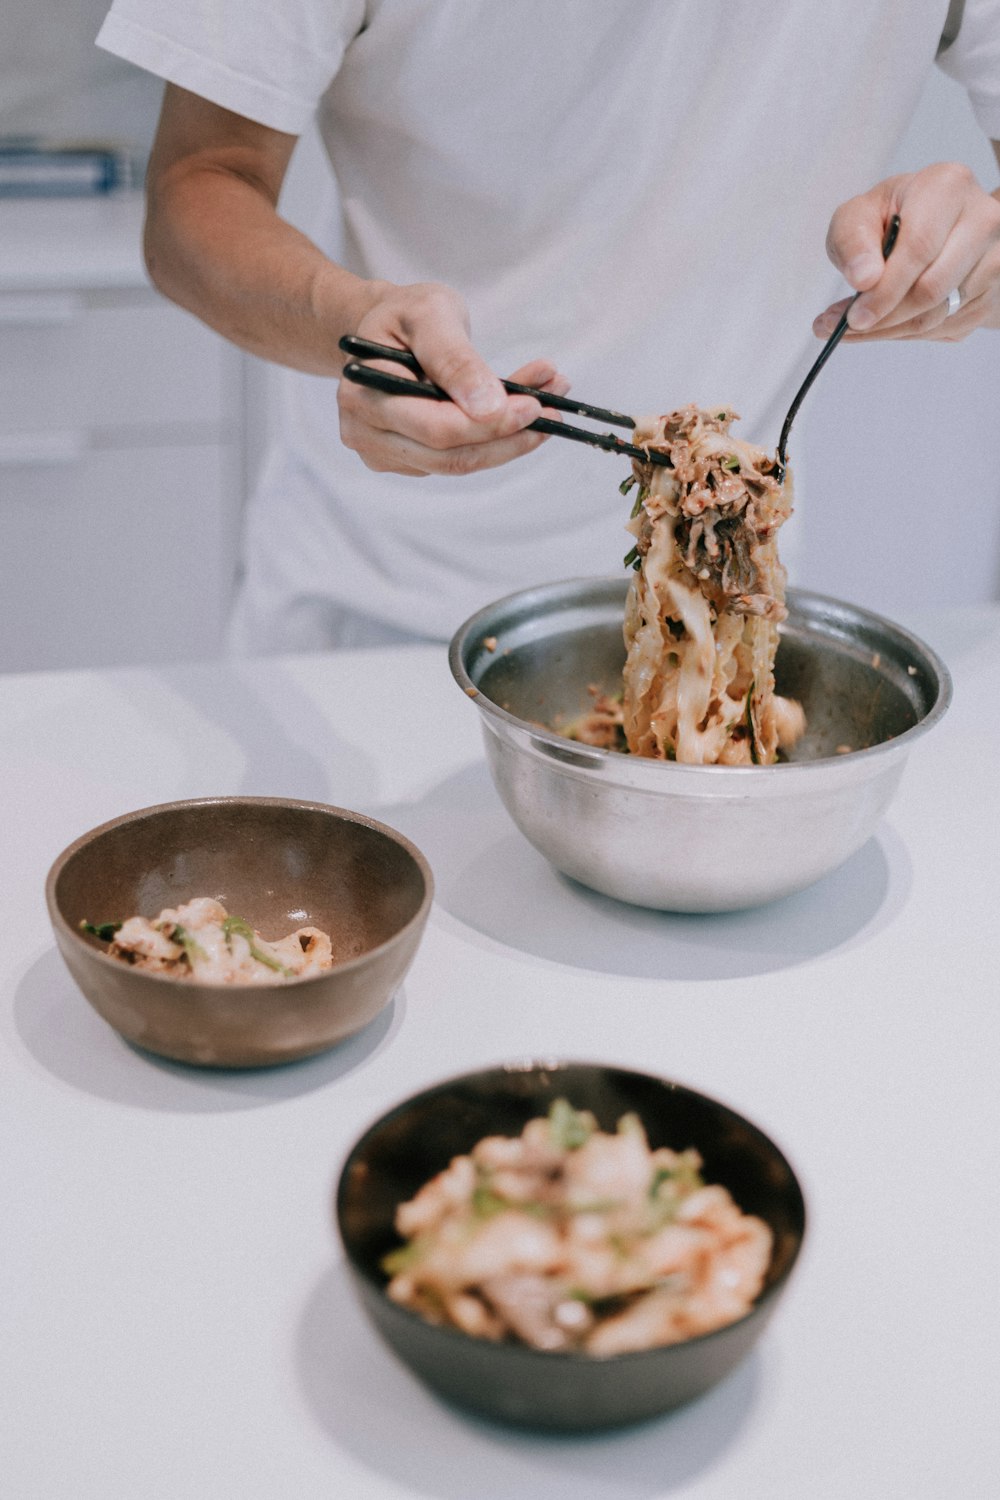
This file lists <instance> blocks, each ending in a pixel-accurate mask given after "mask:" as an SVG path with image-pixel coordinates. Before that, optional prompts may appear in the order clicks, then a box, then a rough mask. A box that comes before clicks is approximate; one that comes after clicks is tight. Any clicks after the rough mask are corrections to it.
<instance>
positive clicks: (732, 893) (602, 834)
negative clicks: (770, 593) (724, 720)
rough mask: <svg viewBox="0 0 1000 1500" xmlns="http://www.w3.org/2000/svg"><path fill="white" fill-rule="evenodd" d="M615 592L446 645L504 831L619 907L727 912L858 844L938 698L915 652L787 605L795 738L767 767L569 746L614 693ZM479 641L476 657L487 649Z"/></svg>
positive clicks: (527, 594) (519, 605)
mask: <svg viewBox="0 0 1000 1500" xmlns="http://www.w3.org/2000/svg"><path fill="white" fill-rule="evenodd" d="M627 589H628V580H627V579H624V578H590V579H570V580H568V581H565V582H562V583H553V584H547V585H544V586H541V587H539V588H534V589H527V590H525V591H523V592H522V593H518V594H513V595H510V596H509V597H508V598H506V599H501V600H499V601H498V602H496V603H495V604H491V605H489V606H487V607H486V608H485V609H483V610H480V611H479V612H478V613H477V614H476V615H473V616H472V617H471V619H469V620H467V621H466V623H465V624H464V625H463V626H462V627H461V628H460V629H459V630H458V631H457V632H456V634H455V636H454V637H453V639H452V642H451V648H450V662H451V669H452V673H453V675H454V677H455V680H456V682H457V683H458V685H459V686H460V687H461V688H462V690H463V691H464V692H465V693H466V694H467V695H468V696H469V697H470V698H471V700H472V701H473V702H474V704H475V706H476V708H477V710H478V711H479V714H480V719H481V726H482V731H483V740H484V744H485V747H486V755H487V761H488V764H489V768H490V772H491V774H492V777H493V780H494V783H495V785H496V788H497V790H498V792H499V794H500V797H501V799H502V801H503V803H504V805H505V807H506V808H507V811H508V812H509V813H510V815H511V817H512V818H513V820H514V822H515V823H516V825H517V827H518V828H519V829H520V830H521V832H522V833H523V834H524V836H525V837H526V838H527V839H528V840H530V842H531V843H532V844H534V846H535V847H536V848H537V849H538V850H539V851H540V852H541V853H542V854H544V855H545V857H546V858H547V859H549V860H550V861H551V863H552V864H553V865H555V867H556V869H558V870H560V871H562V872H563V874H566V875H569V876H571V877H572V878H573V879H575V880H578V881H579V882H581V884H583V885H585V886H589V887H590V888H592V889H593V890H596V891H600V892H602V893H603V894H605V895H608V896H613V897H615V898H617V899H618V900H620V901H627V902H632V903H634V904H635V905H638V906H648V907H654V908H658V909H660V910H667V911H686V912H713V911H733V910H738V909H740V908H745V907H752V906H758V905H760V904H761V903H763V902H766V901H772V900H775V899H776V898H778V897H780V896H786V895H789V894H790V893H791V892H794V891H799V890H802V889H803V888H804V887H806V886H808V885H811V884H812V883H813V882H814V881H816V880H819V879H820V877H821V876H823V875H826V874H828V873H829V872H830V871H831V870H834V869H836V868H837V867H838V866H839V865H841V864H843V862H844V861H845V860H846V859H848V858H849V857H850V856H851V855H852V854H853V853H855V851H856V850H858V849H860V847H861V846H862V844H864V843H865V842H866V840H867V839H868V838H869V837H870V836H871V834H872V832H873V831H874V829H875V827H876V825H877V823H878V820H879V818H880V817H881V815H882V813H883V811H884V810H885V808H886V806H887V805H888V803H889V801H890V799H891V797H892V796H893V794H894V792H895V790H896V787H897V785H898V783H899V779H900V776H901V775H902V772H903V767H904V764H905V762H906V759H907V757H908V755H909V753H910V751H911V750H912V748H913V746H914V744H915V743H916V741H917V740H919V739H920V738H921V737H922V736H923V735H924V734H926V732H927V731H928V730H929V729H931V728H932V727H933V726H934V725H935V724H936V723H937V722H938V720H939V719H940V718H941V716H942V715H943V714H944V712H945V710H946V708H947V706H948V703H949V701H950V698H951V681H950V678H949V675H948V671H947V668H946V667H945V665H944V663H943V662H942V661H941V659H940V658H939V657H938V656H937V655H936V654H935V652H934V651H933V650H932V649H931V648H930V647H929V646H927V645H926V644H925V643H924V642H923V641H921V640H919V639H918V638H917V637H916V636H915V635H912V634H911V633H910V632H909V631H906V630H904V629H903V628H902V627H900V626H898V625H895V624H894V623H893V622H892V621H890V620H887V619H885V618H884V617H882V616H880V615H876V614H873V613H872V612H870V611H868V610H863V609H859V608H856V607H855V606H853V605H850V604H845V603H843V602H841V601H840V600H836V599H829V598H825V597H823V596H821V595H818V594H811V593H807V592H804V591H802V590H797V589H789V590H788V593H787V597H786V608H787V618H786V619H785V620H784V621H783V623H782V624H781V626H780V627H779V632H780V633H779V644H778V649H777V653H776V656H775V685H776V690H777V692H778V693H780V694H781V695H782V696H784V697H787V698H791V699H795V700H796V701H797V702H799V703H801V705H802V707H803V710H804V712H805V717H806V722H807V728H806V731H805V733H804V734H803V736H802V738H801V739H800V740H799V741H798V742H797V743H796V745H795V746H794V748H792V749H791V750H790V751H789V752H788V756H787V761H786V762H785V763H779V764H775V765H685V764H682V763H680V762H679V761H668V760H652V759H649V758H647V757H644V756H638V755H623V754H620V753H618V752H617V751H616V750H614V749H601V748H597V747H592V746H590V745H584V744H580V743H578V742H575V741H573V740H570V739H568V738H567V737H566V735H565V733H563V732H560V730H559V729H558V728H553V727H552V726H565V725H567V724H570V723H571V722H572V721H573V720H575V719H578V718H579V716H580V715H581V714H583V713H586V712H587V711H588V709H590V708H591V707H592V706H593V702H594V698H593V691H592V690H596V691H597V692H598V693H600V694H605V695H608V696H609V697H613V696H614V695H615V694H616V693H618V692H620V690H621V681H622V669H623V665H624V661H625V643H624V641H623V638H622V619H623V615H624V607H625V596H626V592H627ZM487 640H488V641H489V642H490V646H487V645H486V644H485V643H486V641H487Z"/></svg>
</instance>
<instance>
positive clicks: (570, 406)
mask: <svg viewBox="0 0 1000 1500" xmlns="http://www.w3.org/2000/svg"><path fill="white" fill-rule="evenodd" d="M340 348H341V349H342V350H343V352H344V353H345V354H350V355H351V356H352V358H351V359H350V360H349V362H348V363H347V364H346V365H345V366H344V371H343V374H344V379H345V380H351V381H353V382H354V384H355V385H364V386H368V387H369V388H370V389H372V390H375V391H382V392H384V393H385V394H386V395H390V396H423V397H424V398H425V399H426V400H428V401H450V400H451V397H450V396H449V395H448V392H447V391H444V390H442V389H441V387H440V386H439V385H435V384H434V383H433V381H430V380H428V379H427V378H426V376H425V375H424V372H423V370H422V369H421V368H420V364H419V362H418V361H417V359H416V356H415V355H413V354H411V353H410V351H409V349H393V348H391V347H390V346H389V345H387V344H373V343H370V342H369V340H368V339H361V338H358V337H357V336H356V335H355V334H352V333H348V334H345V335H344V337H343V338H342V339H341V340H340ZM367 359H384V360H391V361H392V363H393V364H397V365H401V366H402V367H403V369H404V370H409V372H410V374H411V375H413V376H415V377H416V378H415V379H412V380H411V379H407V377H406V376H403V375H390V374H389V372H388V371H387V370H374V369H372V367H371V366H370V365H367V364H364V363H363V361H364V360H367ZM500 383H501V385H502V386H503V388H504V390H505V391H509V392H510V394H511V395H513V396H534V397H535V399H536V400H537V401H540V402H541V404H542V405H543V406H546V407H548V408H549V410H550V411H568V412H572V413H573V415H574V416H578V417H589V418H591V420H592V421H595V422H610V423H611V425H612V426H613V427H627V428H629V429H631V428H634V427H635V418H634V417H629V416H626V414H625V413H624V412H620V411H610V410H609V409H608V408H606V407H603V406H588V405H587V403H586V402H585V401H574V400H573V399H572V398H571V397H568V396H554V395H552V394H551V393H550V392H549V391H540V390H537V389H536V388H535V387H534V386H531V385H519V384H518V383H517V381H516V380H502V381H501V382H500ZM528 430H529V431H531V432H545V433H548V434H549V436H550V437H562V438H570V439H571V440H572V441H573V442H576V443H589V444H590V445H591V446H592V447H594V448H603V449H604V450H605V452H607V453H622V454H625V455H626V456H627V457H628V458H640V459H642V460H643V462H644V463H654V464H662V465H664V466H665V467H666V468H670V467H671V463H670V459H669V458H668V457H667V455H666V454H665V453H659V452H656V451H655V450H652V451H648V452H647V450H646V449H645V448H637V447H636V446H635V445H634V444H633V443H626V442H623V440H622V439H621V438H619V437H615V435H614V433H613V432H590V431H588V429H587V428H586V427H572V426H570V424H569V423H568V422H553V421H550V420H549V418H548V417H539V418H538V419H537V420H536V421H534V422H529V424H528Z"/></svg>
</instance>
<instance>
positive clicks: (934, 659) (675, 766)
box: [448, 574, 953, 784]
mask: <svg viewBox="0 0 1000 1500" xmlns="http://www.w3.org/2000/svg"><path fill="white" fill-rule="evenodd" d="M628 583H629V579H628V578H627V577H626V578H623V579H621V580H619V579H618V577H617V576H616V575H608V574H603V575H597V576H594V577H579V578H566V579H561V580H558V581H556V582H554V583H547V584H538V585H535V586H534V587H532V588H528V589H518V590H516V591H515V592H514V593H511V594H505V595H504V596H503V597H502V598H500V599H496V600H494V601H493V603H491V604H487V605H485V606H484V607H483V608H482V609H479V610H477V611H476V612H475V614H472V615H470V616H469V618H468V619H467V620H465V621H464V622H463V624H461V625H460V626H459V628H458V629H457V630H456V631H455V634H454V635H453V636H452V638H451V642H450V644H449V647H448V665H449V667H450V668H451V673H452V676H453V677H454V679H455V681H456V682H457V683H458V686H459V687H460V688H461V689H462V690H463V692H464V693H465V694H466V696H467V697H468V698H470V699H471V700H472V701H473V702H474V703H475V705H476V707H477V708H478V709H479V711H480V712H481V713H482V714H483V715H484V716H485V717H487V718H488V719H493V720H495V721H496V727H497V728H502V729H503V730H505V731H507V732H508V733H510V734H512V735H515V736H517V737H518V738H524V739H526V740H527V741H529V742H530V743H531V744H532V745H533V746H535V747H536V748H538V749H542V748H543V747H546V748H547V749H548V751H549V752H550V753H551V756H552V759H554V760H557V761H561V762H562V763H563V764H565V765H566V766H567V768H569V769H574V768H575V769H577V770H581V771H586V770H588V769H594V770H596V769H598V768H600V769H601V770H604V771H607V770H609V769H611V768H614V770H615V771H616V772H617V773H618V775H619V778H620V777H621V776H623V775H625V776H627V778H628V779H629V780H633V779H635V778H640V779H641V780H642V782H643V784H648V780H647V778H648V779H649V780H652V778H660V777H671V776H672V777H674V778H679V777H688V776H697V777H703V778H717V779H723V778H724V779H726V780H728V781H733V782H739V781H743V780H745V779H746V778H747V777H749V778H751V780H752V781H757V782H758V784H762V783H761V778H762V777H769V778H770V777H774V776H775V775H780V776H782V777H785V778H787V777H788V776H789V775H790V774H791V773H799V774H801V775H806V774H816V773H818V772H827V773H828V772H829V770H830V767H831V766H833V765H838V766H847V765H851V766H856V765H858V764H859V763H861V762H863V761H864V762H869V763H870V762H871V761H873V760H875V759H878V758H883V757H885V756H890V755H891V756H893V757H895V756H897V755H898V754H899V752H900V750H901V749H902V750H908V749H909V746H910V745H911V744H912V743H913V742H914V741H915V740H917V739H919V738H920V737H921V736H922V735H924V734H926V733H927V731H928V730H929V729H931V728H932V727H933V726H934V725H935V724H936V723H937V722H938V720H939V719H940V718H941V717H942V716H943V715H944V713H945V711H946V709H947V708H948V705H949V704H950V702H951V698H952V691H953V687H952V678H951V673H950V672H949V670H948V668H947V666H946V665H945V663H944V661H943V660H942V658H941V657H940V656H939V655H938V653H937V652H936V651H935V650H934V649H933V647H931V646H929V645H928V644H927V642H926V641H924V640H922V639H921V638H920V636H918V635H915V634H914V633H913V632H912V631H910V630H907V629H906V627H905V626H903V625H898V624H897V623H896V621H895V620H891V619H890V618H889V617H888V616H887V615H882V614H878V613H876V612H875V611H874V610H870V609H865V608H864V607H862V606H861V605H858V604H850V603H848V602H847V601H846V600H843V599H838V598H836V597H835V596H834V595H832V594H820V593H816V592H814V591H813V590H811V589H800V588H789V589H788V591H787V595H786V601H787V603H788V605H789V606H790V607H791V608H792V609H795V608H798V607H803V608H807V607H812V608H813V609H814V610H817V609H818V610H822V609H823V608H824V607H826V608H829V609H832V610H836V611H839V612H841V613H843V614H846V615H848V616H850V617H852V618H853V619H855V620H856V621H859V622H864V623H865V624H866V625H869V626H871V627H875V628H877V629H881V630H882V631H884V632H886V633H887V634H888V635H889V636H890V637H892V638H893V639H894V640H895V641H896V642H897V643H898V644H899V645H901V646H905V647H908V648H909V650H910V651H911V652H912V654H913V655H914V656H915V657H916V658H918V659H919V660H920V661H921V663H922V664H923V666H924V667H925V669H927V670H928V671H929V672H931V673H932V674H933V676H934V677H935V678H936V680H937V692H936V695H935V698H934V701H933V703H932V704H931V706H930V708H929V709H928V710H927V712H926V713H925V714H924V715H923V716H922V717H921V718H919V719H918V720H917V722H916V723H915V724H911V726H910V727H909V729H905V730H904V731H903V732H902V734H898V735H896V736H895V737H894V738H893V739H890V740H882V741H880V742H879V743H878V744H877V745H869V746H867V747H865V748H863V749H860V750H850V751H847V752H846V753H843V754H839V755H824V756H816V757H814V758H813V759H811V760H799V761H783V762H780V763H777V764H775V765H770V766H726V765H692V764H689V763H679V762H676V761H665V760H652V759H646V758H642V757H639V756H632V755H627V754H623V752H622V751H620V750H603V749H600V748H599V747H597V746H596V745H584V744H581V743H579V742H577V741H575V740H570V739H567V737H566V736H565V735H561V734H559V733H558V732H557V731H556V730H554V729H549V728H547V727H545V726H543V725H541V724H534V723H530V722H529V721H528V720H526V719H521V718H519V717H518V716H517V715H516V714H512V713H511V712H510V711H509V710H508V709H505V708H501V706H500V705H499V704H498V703H495V702H494V701H493V699H492V698H490V697H489V696H488V695H487V694H486V693H485V692H484V691H483V690H482V688H480V687H479V686H478V685H477V684H476V683H475V682H473V680H472V677H471V676H470V674H469V672H468V670H467V668H466V665H465V662H466V658H467V656H468V654H469V647H470V643H472V642H474V641H475V642H479V643H481V642H482V640H483V638H484V635H488V634H489V633H490V629H489V627H490V626H491V625H494V624H496V622H497V619H498V617H500V618H502V616H503V614H504V612H505V611H510V610H511V609H512V608H513V607H514V606H515V605H518V604H524V603H526V602H529V601H530V602H534V603H535V605H536V606H537V608H538V610H539V611H542V612H547V611H548V609H550V608H551V607H552V606H553V605H558V604H560V603H561V602H562V603H564V604H568V603H569V602H570V601H572V600H573V599H574V598H575V597H576V596H577V595H579V596H580V602H581V604H582V602H583V600H584V599H585V598H586V596H587V594H593V593H595V592H598V591H600V592H603V593H605V594H608V593H609V592H610V591H611V590H612V589H615V588H620V590H621V594H622V603H623V606H624V598H625V593H626V591H627V588H628ZM623 619H624V609H623ZM570 746H572V749H571V750H570V749H568V747H570Z"/></svg>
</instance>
